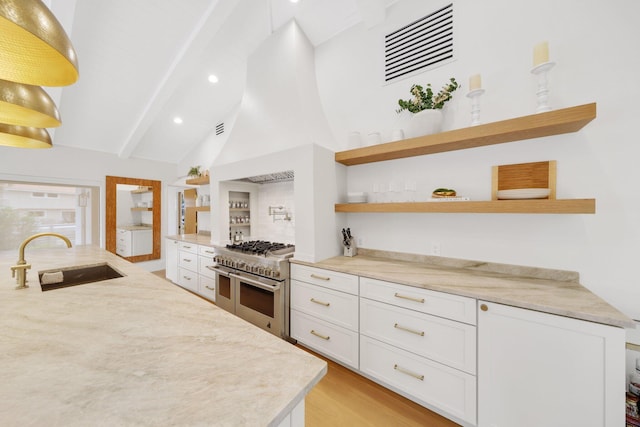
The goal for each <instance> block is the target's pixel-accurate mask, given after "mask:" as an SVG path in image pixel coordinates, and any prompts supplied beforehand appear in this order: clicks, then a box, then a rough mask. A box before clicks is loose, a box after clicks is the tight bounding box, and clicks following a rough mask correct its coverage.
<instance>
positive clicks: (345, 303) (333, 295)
mask: <svg viewBox="0 0 640 427" xmlns="http://www.w3.org/2000/svg"><path fill="white" fill-rule="evenodd" d="M291 308H294V309H296V310H299V311H303V312H305V313H307V314H311V315H313V316H315V317H319V318H320V319H322V320H326V321H327V322H331V323H334V324H336V325H339V326H342V327H344V328H347V329H351V330H352V331H357V330H358V297H357V296H355V295H351V294H347V293H344V292H338V291H334V290H332V289H326V288H322V287H320V286H315V285H310V284H308V283H304V282H300V281H298V280H292V281H291Z"/></svg>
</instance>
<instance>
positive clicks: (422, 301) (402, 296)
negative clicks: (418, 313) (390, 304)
mask: <svg viewBox="0 0 640 427" xmlns="http://www.w3.org/2000/svg"><path fill="white" fill-rule="evenodd" d="M393 296H394V297H396V298H402V299H408V300H409V301H415V302H419V303H420V304H424V298H414V297H408V296H406V295H401V294H399V293H397V292H396V293H395V294H393Z"/></svg>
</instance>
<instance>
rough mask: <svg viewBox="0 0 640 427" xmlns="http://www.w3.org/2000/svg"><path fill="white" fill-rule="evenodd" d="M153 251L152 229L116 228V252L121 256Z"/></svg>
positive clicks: (144, 253)
mask: <svg viewBox="0 0 640 427" xmlns="http://www.w3.org/2000/svg"><path fill="white" fill-rule="evenodd" d="M151 252H153V231H152V230H151V229H148V230H127V229H124V228H118V229H117V232H116V253H117V254H118V255H120V256H123V257H130V256H138V255H146V254H150V253H151Z"/></svg>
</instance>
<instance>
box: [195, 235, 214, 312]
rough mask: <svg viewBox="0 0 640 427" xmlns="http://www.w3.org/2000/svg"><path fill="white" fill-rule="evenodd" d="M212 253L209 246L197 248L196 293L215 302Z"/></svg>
mask: <svg viewBox="0 0 640 427" xmlns="http://www.w3.org/2000/svg"><path fill="white" fill-rule="evenodd" d="M213 255H214V251H213V248H212V247H210V246H203V245H199V246H198V293H199V294H200V295H202V296H203V297H205V298H207V299H209V300H211V301H214V302H215V300H216V273H215V270H214V269H213V267H214V266H215V265H216V263H215V262H214V261H213Z"/></svg>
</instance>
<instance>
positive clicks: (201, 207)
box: [187, 206, 211, 212]
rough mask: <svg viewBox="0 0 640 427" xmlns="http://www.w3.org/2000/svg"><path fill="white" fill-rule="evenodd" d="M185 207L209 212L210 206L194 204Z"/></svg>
mask: <svg viewBox="0 0 640 427" xmlns="http://www.w3.org/2000/svg"><path fill="white" fill-rule="evenodd" d="M187 209H195V211H196V212H210V211H211V206H194V207H192V208H187Z"/></svg>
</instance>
